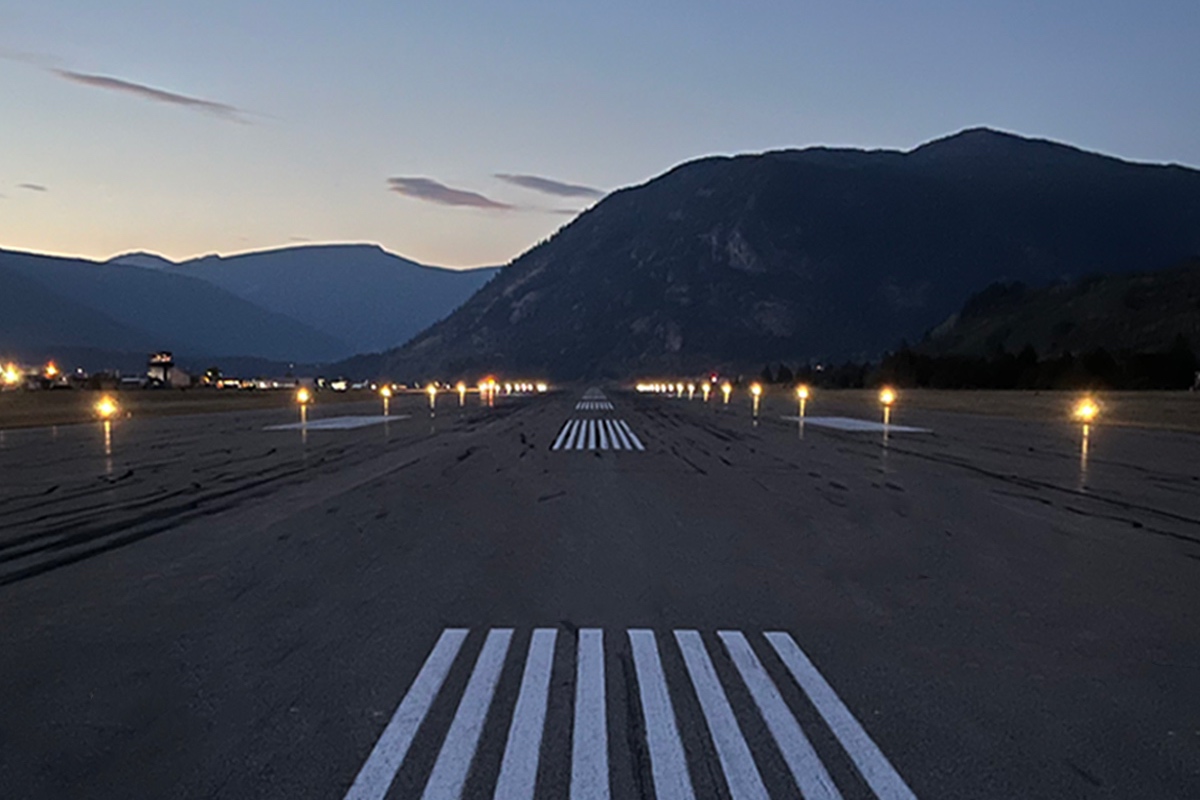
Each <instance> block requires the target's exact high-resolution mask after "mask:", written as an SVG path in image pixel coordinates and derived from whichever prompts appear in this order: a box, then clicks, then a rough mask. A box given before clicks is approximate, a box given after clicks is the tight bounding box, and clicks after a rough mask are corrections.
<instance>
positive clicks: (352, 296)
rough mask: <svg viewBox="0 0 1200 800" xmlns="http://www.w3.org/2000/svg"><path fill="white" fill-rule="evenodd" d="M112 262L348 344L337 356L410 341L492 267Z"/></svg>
mask: <svg viewBox="0 0 1200 800" xmlns="http://www.w3.org/2000/svg"><path fill="white" fill-rule="evenodd" d="M112 263H123V264H134V265H137V266H144V267H148V268H152V269H166V270H169V271H172V272H174V273H176V274H179V275H188V276H191V277H194V278H200V279H201V280H204V281H207V282H208V283H211V284H213V285H214V286H218V287H220V288H222V289H224V290H225V291H228V292H232V293H233V294H235V295H237V296H238V297H240V298H242V299H243V300H247V301H249V302H251V303H254V304H255V305H257V306H260V307H262V308H265V309H267V310H269V311H273V312H275V313H277V314H284V315H286V316H288V317H291V318H292V319H295V320H299V321H301V322H303V323H304V324H306V325H309V326H311V327H313V328H316V329H317V330H320V331H323V332H325V333H327V334H329V335H330V336H332V337H334V338H336V339H338V340H340V341H343V342H346V344H347V346H348V349H347V350H346V351H345V352H343V353H342V354H341V355H343V356H345V355H349V354H350V353H355V352H368V351H378V350H384V349H387V348H389V347H395V346H397V345H400V344H403V343H404V342H406V341H408V340H409V339H411V338H412V337H413V336H414V335H416V334H417V333H419V332H420V331H421V330H423V329H425V328H427V327H428V326H430V325H432V324H433V323H435V322H437V321H438V320H439V319H441V318H442V317H444V316H446V315H447V314H449V313H450V312H451V311H453V310H454V309H455V308H457V307H458V306H459V305H461V304H462V303H463V301H465V300H466V299H467V298H468V297H470V296H471V295H472V294H473V293H474V292H475V291H476V290H477V289H479V288H480V287H481V286H483V285H484V284H485V283H487V281H488V280H489V279H491V277H492V276H493V275H495V273H496V271H497V270H496V268H494V267H493V268H483V269H471V270H452V269H445V268H443V267H429V266H425V265H423V264H418V263H416V262H415V261H409V260H408V259H406V258H401V257H400V256H397V255H394V254H392V253H389V252H387V251H386V250H384V249H383V248H381V247H379V246H377V245H364V244H349V245H345V244H338V245H305V246H299V247H285V248H280V249H277V250H264V251H259V252H254V253H244V254H241V255H236V256H216V255H214V256H206V257H204V258H198V259H194V260H191V261H185V262H183V263H179V264H172V263H171V262H169V261H166V260H165V259H162V258H161V257H159V256H153V255H149V254H146V253H132V254H127V255H124V256H118V257H117V258H116V259H114V261H113V262H112Z"/></svg>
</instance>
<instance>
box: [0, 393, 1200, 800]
mask: <svg viewBox="0 0 1200 800" xmlns="http://www.w3.org/2000/svg"><path fill="white" fill-rule="evenodd" d="M587 388H588V387H586V386H580V387H576V388H572V389H568V390H562V391H557V392H554V393H551V394H547V395H538V396H532V397H500V398H498V399H497V401H496V403H495V405H494V407H487V406H486V405H484V404H481V403H480V400H479V398H478V397H476V396H471V397H468V399H467V404H466V406H465V407H462V408H459V407H458V400H457V397H455V396H452V395H443V396H442V397H440V398H439V401H438V408H437V411H436V414H435V415H433V416H431V415H430V412H429V409H428V404H427V402H426V401H425V400H424V398H421V397H404V398H397V399H396V401H394V402H393V405H392V413H393V414H396V415H398V416H397V418H395V419H393V420H391V421H389V422H387V423H385V424H376V425H370V426H366V427H361V428H357V429H351V430H320V429H312V430H308V431H297V430H264V429H265V428H267V427H270V426H276V425H282V424H287V423H290V422H294V421H295V418H294V414H293V413H292V412H290V411H258V412H250V413H228V414H215V415H207V416H192V417H177V418H164V419H144V420H142V419H123V420H119V421H117V422H116V423H114V424H113V425H112V427H111V430H110V431H109V441H108V444H107V446H106V443H105V432H104V430H103V428H102V426H101V425H100V424H99V423H95V424H90V425H81V426H71V427H60V428H58V429H39V430H25V431H15V432H14V431H9V432H7V433H4V434H2V435H0V476H2V477H3V482H2V484H0V631H2V643H0V687H2V689H0V796H3V797H5V798H76V797H79V798H131V797H138V798H142V797H145V798H301V797H304V798H307V797H314V798H344V797H378V798H383V797H386V798H409V797H414V798H415V797H428V798H438V797H458V796H462V797H469V798H491V797H494V796H496V797H504V798H519V797H537V798H566V797H574V798H585V797H586V798H592V797H613V798H643V797H645V798H650V797H657V798H659V800H666V798H670V797H682V798H686V797H696V798H710V797H711V798H724V797H732V798H739V799H740V798H748V797H778V798H797V797H801V796H804V797H818V796H825V797H844V798H872V797H881V798H882V797H895V798H901V797H912V796H916V797H921V798H1074V797H1080V798H1092V797H1095V798H1155V800H1162V799H1163V798H1194V797H1200V458H1198V454H1200V437H1197V436H1195V435H1189V434H1179V433H1166V432H1155V431H1144V430H1134V429H1120V428H1106V427H1105V426H1104V424H1103V422H1101V423H1100V424H1098V425H1095V426H1093V427H1092V428H1091V429H1090V430H1089V432H1088V440H1087V450H1086V453H1084V452H1083V449H1082V430H1081V429H1080V426H1078V425H1076V424H1073V423H1070V422H1068V421H1064V422H1062V423H1057V424H1049V423H1032V422H1022V421H1016V420H1007V419H1002V418H995V417H976V416H972V415H966V414H950V413H935V412H923V413H922V412H916V411H913V412H911V413H908V412H906V411H905V409H904V407H903V399H901V404H900V405H899V406H898V407H897V408H896V411H895V414H894V416H893V420H892V421H893V422H894V423H895V424H897V425H905V426H913V427H920V428H927V429H929V431H930V432H928V433H903V434H901V433H891V434H889V435H888V436H887V437H886V439H885V437H884V436H883V435H882V434H880V433H879V432H848V431H839V430H834V429H829V428H820V427H816V426H813V425H806V426H804V427H803V428H802V427H801V426H800V425H799V424H798V423H796V422H790V421H784V420H783V419H782V417H784V416H786V415H789V414H790V415H795V414H796V409H795V408H794V407H793V406H792V404H791V403H790V402H789V401H787V400H786V399H784V398H767V399H766V400H765V401H764V403H763V406H762V408H761V409H760V414H759V417H758V419H757V420H756V419H754V418H753V415H752V413H751V408H750V403H749V398H748V397H745V396H740V395H739V396H735V397H734V399H733V401H732V402H731V403H730V404H729V405H728V406H726V405H723V404H722V403H721V402H720V397H719V395H718V396H714V397H713V398H712V399H710V401H709V402H708V403H707V404H705V403H702V402H701V401H700V399H699V397H697V398H696V399H695V400H693V401H690V402H689V401H688V400H686V399H667V398H663V397H659V396H646V395H637V394H634V393H631V392H625V391H621V390H619V389H617V388H615V387H602V388H603V394H604V395H605V397H604V399H603V400H597V399H596V397H597V394H598V393H597V392H592V393H591V394H590V395H589V396H588V399H587V403H588V404H589V405H587V406H583V407H581V408H580V409H577V408H576V405H577V404H578V403H581V402H584V392H585V390H586V389H587ZM606 401H607V402H608V403H611V405H612V408H611V409H608V408H604V407H603V406H604V405H605V402H606ZM378 413H379V409H378V407H377V406H376V405H374V404H367V405H364V406H349V405H339V406H337V407H336V408H328V409H324V408H322V407H321V405H320V403H318V404H317V405H316V406H315V407H314V408H313V410H312V419H314V420H316V419H321V418H322V417H329V416H342V415H347V414H363V415H370V414H378ZM877 413H878V409H876V408H872V407H853V406H844V407H839V406H838V404H837V402H836V401H828V402H826V401H824V400H822V398H820V397H814V398H813V400H811V401H810V403H809V405H808V407H807V414H809V415H817V414H819V415H821V416H848V417H855V418H861V419H875V418H876V416H877ZM404 415H406V417H405V418H400V417H401V416H404ZM573 419H583V420H609V421H615V420H623V421H624V423H625V427H623V428H618V427H616V426H615V425H608V424H600V425H583V424H579V425H575V426H573V428H574V430H575V431H576V433H573V434H571V437H572V438H573V439H576V440H577V439H578V437H579V436H581V435H585V433H581V432H586V431H589V430H591V431H594V436H595V442H594V449H589V447H590V445H591V443H589V442H587V441H586V440H585V442H584V444H583V445H582V449H580V448H577V447H574V446H572V447H566V446H562V442H565V441H566V436H565V429H566V427H567V423H568V421H569V420H573ZM625 430H628V431H629V432H630V433H632V434H633V435H634V437H635V438H636V439H637V441H638V442H639V443H640V444H642V445H643V446H644V449H637V448H635V447H633V446H632V439H630V438H629V437H627V436H625V435H624V431H625ZM567 432H569V431H567ZM618 434H620V435H618ZM560 438H561V441H560V447H559V449H553V446H554V444H555V442H556V441H559V440H560ZM606 444H607V445H608V447H607V449H605V447H604V445H606ZM625 444H628V445H630V446H628V447H626V446H625Z"/></svg>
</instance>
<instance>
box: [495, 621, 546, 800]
mask: <svg viewBox="0 0 1200 800" xmlns="http://www.w3.org/2000/svg"><path fill="white" fill-rule="evenodd" d="M557 635H558V631H557V630H555V629H554V628H538V629H536V630H535V631H534V632H533V638H531V639H530V641H529V654H528V655H527V656H526V658H525V674H524V676H523V677H522V678H521V691H520V693H519V694H518V695H517V707H516V709H515V710H514V711H513V718H512V725H511V726H510V727H509V729H508V745H507V746H506V747H505V748H504V760H503V761H502V762H501V764H500V777H499V778H497V779H496V791H495V793H494V795H493V796H494V797H495V798H496V800H533V792H534V787H535V786H536V784H537V771H538V758H539V757H540V756H541V751H542V734H543V732H544V731H545V727H546V704H547V702H548V698H549V693H550V671H551V668H552V667H553V665H554V642H555V639H556V638H557Z"/></svg>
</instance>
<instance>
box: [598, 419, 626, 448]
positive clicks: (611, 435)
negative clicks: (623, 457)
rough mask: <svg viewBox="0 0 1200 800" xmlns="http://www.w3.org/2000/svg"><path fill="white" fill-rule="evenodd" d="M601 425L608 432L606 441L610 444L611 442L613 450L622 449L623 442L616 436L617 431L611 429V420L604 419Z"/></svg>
mask: <svg viewBox="0 0 1200 800" xmlns="http://www.w3.org/2000/svg"><path fill="white" fill-rule="evenodd" d="M603 424H604V429H605V430H606V431H608V440H609V441H610V442H612V448H613V450H622V449H624V447H625V443H624V442H623V441H621V439H620V437H618V436H617V431H616V429H615V428H614V427H613V424H612V420H610V419H606V420H604V423H603Z"/></svg>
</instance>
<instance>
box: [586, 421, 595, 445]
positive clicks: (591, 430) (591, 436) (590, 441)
mask: <svg viewBox="0 0 1200 800" xmlns="http://www.w3.org/2000/svg"><path fill="white" fill-rule="evenodd" d="M587 430H588V435H587V449H588V450H595V449H596V420H594V419H589V420H588V421H587Z"/></svg>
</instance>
